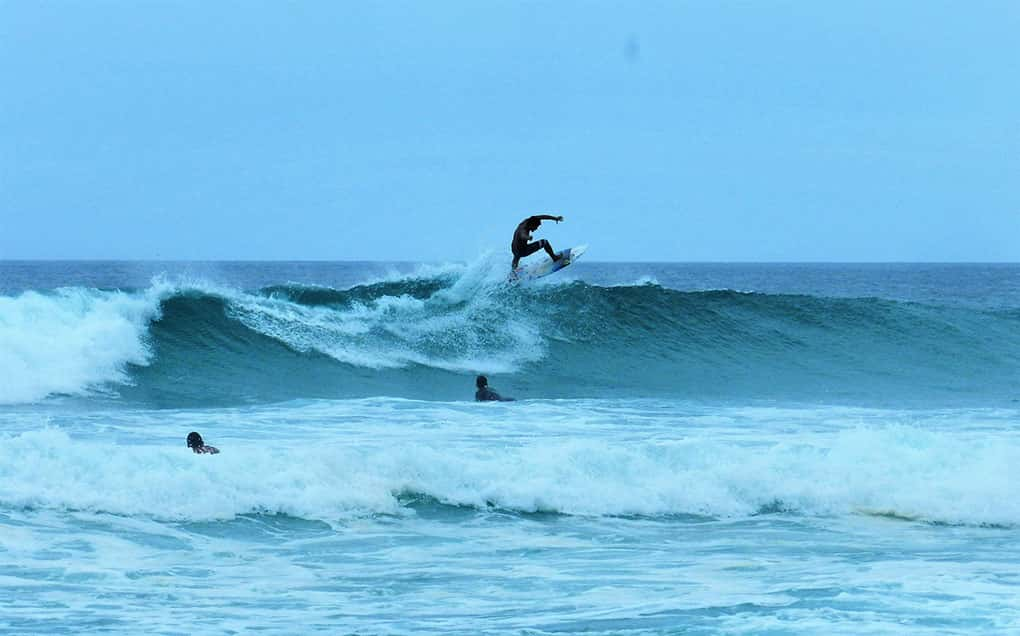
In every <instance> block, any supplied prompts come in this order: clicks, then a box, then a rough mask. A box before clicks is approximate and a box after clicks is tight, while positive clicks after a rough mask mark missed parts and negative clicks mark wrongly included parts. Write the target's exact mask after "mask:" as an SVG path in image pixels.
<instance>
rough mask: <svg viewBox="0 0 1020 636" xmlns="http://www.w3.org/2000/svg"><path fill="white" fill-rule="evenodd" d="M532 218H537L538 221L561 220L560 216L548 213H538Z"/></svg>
mask: <svg viewBox="0 0 1020 636" xmlns="http://www.w3.org/2000/svg"><path fill="white" fill-rule="evenodd" d="M532 218H535V219H538V220H539V221H556V222H557V223H559V222H560V221H562V220H563V217H562V216H550V215H548V214H538V215H536V216H534V217H532Z"/></svg>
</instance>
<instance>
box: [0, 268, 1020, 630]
mask: <svg viewBox="0 0 1020 636" xmlns="http://www.w3.org/2000/svg"><path fill="white" fill-rule="evenodd" d="M503 261H505V259H502V258H500V256H498V255H483V256H481V257H479V258H478V259H476V260H475V261H473V262H471V263H467V264H459V263H452V264H433V265H421V264H414V263H392V264H390V263H121V262H112V263H103V262H52V263H48V262H0V371H2V373H3V377H4V381H3V383H0V633H4V634H7V633H10V634H28V633H54V632H58V631H63V632H71V633H82V632H103V633H141V632H146V633H161V634H179V633H210V634H219V633H236V632H248V631H256V630H258V631H262V632H264V633H280V634H292V633H317V632H323V633H358V634H412V633H413V634H420V633H437V634H478V633H492V634H496V633H500V634H502V633H514V634H553V633H585V634H621V633H626V634H680V633H683V634H692V633H693V634H701V633H704V634H709V633H733V634H759V633H775V634H816V633H846V634H859V633H888V634H917V633H931V634H947V633H975V632H978V633H1011V632H1014V631H1016V630H1018V629H1020V600H1018V599H1020V594H1018V592H1020V589H1018V588H1020V575H1018V574H1017V568H1016V564H1017V563H1018V562H1020V548H1018V547H1017V546H1018V545H1020V543H1018V541H1017V539H1018V538H1020V535H1018V533H1020V503H1018V501H1017V498H1016V497H1015V489H1016V484H1017V481H1018V477H1020V469H1018V468H1017V466H1018V465H1020V441H1018V440H1017V437H1016V429H1017V425H1018V422H1020V266H1016V265H907V264H888V265H881V264H875V265H835V264H833V265H808V264H805V265H753V264H718V265H710V264H641V263H629V264H608V263H578V264H576V265H574V266H572V267H571V268H570V269H569V270H567V271H564V272H561V274H562V275H558V276H554V277H550V278H549V279H548V280H546V281H542V282H540V283H538V284H532V285H524V286H521V285H512V284H508V283H507V281H506V271H505V270H506V263H504V262H503ZM480 373H483V374H485V375H487V376H488V377H489V380H490V383H491V384H492V385H493V386H494V388H496V389H497V390H498V391H500V392H501V393H503V394H507V395H511V396H513V397H515V398H517V401H516V402H506V403H475V402H473V401H472V398H473V393H474V377H475V375H476V374H480ZM189 431H199V432H201V433H202V435H203V437H205V439H206V441H207V442H208V443H211V444H213V445H215V446H217V447H219V448H220V450H221V451H222V452H221V453H220V454H219V455H215V456H206V455H196V454H194V453H191V452H190V451H189V449H187V448H186V447H185V443H184V440H185V437H186V436H187V434H188V432H189Z"/></svg>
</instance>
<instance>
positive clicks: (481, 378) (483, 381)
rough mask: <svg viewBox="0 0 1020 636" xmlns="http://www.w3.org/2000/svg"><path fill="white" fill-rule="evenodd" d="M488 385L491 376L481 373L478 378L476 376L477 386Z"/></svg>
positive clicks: (480, 387) (482, 387)
mask: <svg viewBox="0 0 1020 636" xmlns="http://www.w3.org/2000/svg"><path fill="white" fill-rule="evenodd" d="M488 385H489V378H487V377H485V376H484V375H480V376H478V377H477V378H475V386H476V387H478V388H479V389H484V388H485V387H486V386H488Z"/></svg>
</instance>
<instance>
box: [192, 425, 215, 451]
mask: <svg viewBox="0 0 1020 636" xmlns="http://www.w3.org/2000/svg"><path fill="white" fill-rule="evenodd" d="M188 448H190V449H191V450H193V451H194V452H196V453H198V454H199V455H215V454H216V453H218V452H220V449H218V448H216V447H215V446H206V445H205V442H204V441H203V440H202V436H201V435H199V434H198V433H196V432H194V431H192V432H191V433H188Z"/></svg>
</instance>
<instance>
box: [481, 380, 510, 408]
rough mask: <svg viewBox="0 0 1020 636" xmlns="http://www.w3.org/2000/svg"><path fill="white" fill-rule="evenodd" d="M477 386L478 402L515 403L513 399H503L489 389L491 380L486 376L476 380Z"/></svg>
mask: <svg viewBox="0 0 1020 636" xmlns="http://www.w3.org/2000/svg"><path fill="white" fill-rule="evenodd" d="M475 386H476V387H478V390H477V391H475V401H476V402H513V401H514V399H513V398H512V397H503V396H502V395H500V394H499V393H496V392H495V391H493V390H492V389H490V388H489V378H487V377H485V376H484V375H480V376H478V377H477V378H475Z"/></svg>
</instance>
